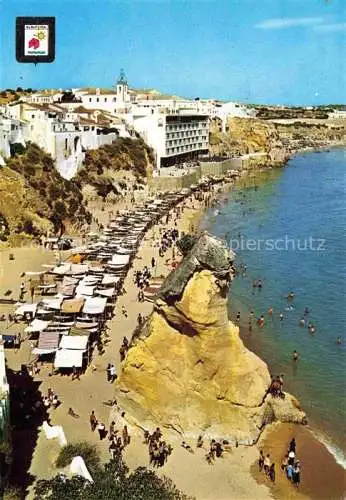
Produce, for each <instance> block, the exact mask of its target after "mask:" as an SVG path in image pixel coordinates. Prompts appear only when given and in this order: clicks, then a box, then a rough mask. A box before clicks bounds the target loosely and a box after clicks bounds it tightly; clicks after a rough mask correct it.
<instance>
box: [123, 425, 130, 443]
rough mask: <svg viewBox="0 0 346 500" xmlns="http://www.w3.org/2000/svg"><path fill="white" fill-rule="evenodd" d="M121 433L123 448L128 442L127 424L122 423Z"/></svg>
mask: <svg viewBox="0 0 346 500" xmlns="http://www.w3.org/2000/svg"><path fill="white" fill-rule="evenodd" d="M122 435H123V444H124V448H125V446H127V445H128V444H130V436H129V432H128V430H127V425H124V428H123V432H122Z"/></svg>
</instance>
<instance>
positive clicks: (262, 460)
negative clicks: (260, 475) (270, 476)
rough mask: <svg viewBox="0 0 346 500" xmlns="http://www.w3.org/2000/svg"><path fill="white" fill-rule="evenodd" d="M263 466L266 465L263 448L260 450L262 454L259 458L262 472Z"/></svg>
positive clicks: (259, 466)
mask: <svg viewBox="0 0 346 500" xmlns="http://www.w3.org/2000/svg"><path fill="white" fill-rule="evenodd" d="M263 467H264V453H263V450H260V456H259V458H258V468H259V471H260V472H262V470H263Z"/></svg>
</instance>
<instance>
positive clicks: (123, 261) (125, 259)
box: [108, 253, 130, 266]
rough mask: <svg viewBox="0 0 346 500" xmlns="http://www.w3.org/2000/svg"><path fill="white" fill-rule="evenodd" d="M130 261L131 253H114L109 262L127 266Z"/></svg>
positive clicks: (114, 264)
mask: <svg viewBox="0 0 346 500" xmlns="http://www.w3.org/2000/svg"><path fill="white" fill-rule="evenodd" d="M129 261H130V256H129V255H122V254H117V253H114V254H113V256H112V260H109V261H108V264H111V265H113V266H126V265H127V264H128V263H129Z"/></svg>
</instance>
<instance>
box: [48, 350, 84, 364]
mask: <svg viewBox="0 0 346 500" xmlns="http://www.w3.org/2000/svg"><path fill="white" fill-rule="evenodd" d="M82 364H83V351H81V350H78V349H59V350H58V351H56V354H55V361H54V367H55V368H73V367H74V366H75V367H76V368H81V367H82Z"/></svg>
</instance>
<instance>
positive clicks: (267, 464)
mask: <svg viewBox="0 0 346 500" xmlns="http://www.w3.org/2000/svg"><path fill="white" fill-rule="evenodd" d="M271 464H272V463H271V460H270V455H269V453H268V454H267V455H266V457H265V459H264V464H263V465H264V472H265V474H266V475H267V476H268V474H269V469H270V466H271Z"/></svg>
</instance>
